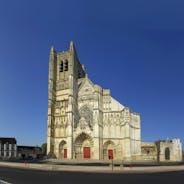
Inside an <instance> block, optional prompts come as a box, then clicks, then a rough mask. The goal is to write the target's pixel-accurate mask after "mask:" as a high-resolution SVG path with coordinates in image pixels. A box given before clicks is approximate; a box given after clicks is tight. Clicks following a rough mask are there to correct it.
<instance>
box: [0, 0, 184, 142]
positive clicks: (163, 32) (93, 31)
mask: <svg viewBox="0 0 184 184" xmlns="http://www.w3.org/2000/svg"><path fill="white" fill-rule="evenodd" d="M183 9H184V2H183V1H179V0H173V1H169V0H159V1H157V0H155V1H150V0H139V1H137V0H129V1H121V0H114V1H111V0H109V1H108V0H103V1H97V0H93V1H90V0H66V1H65V0H63V1H62V0H50V1H48V0H47V1H46V0H45V1H41V0H40V1H38V0H30V1H28V0H16V1H14V0H8V1H7V0H1V1H0V84H1V88H0V89H1V90H0V136H5V137H12V136H13V137H16V138H17V141H18V144H21V145H22V144H24V145H41V144H42V143H44V142H46V129H47V89H48V60H49V50H50V47H51V46H52V45H54V46H55V48H56V50H57V51H62V50H66V49H68V47H69V42H70V40H73V41H74V42H75V45H76V48H77V52H78V55H79V58H80V61H81V63H82V64H85V66H86V69H87V73H88V75H89V77H90V78H91V80H92V81H93V82H94V83H97V84H99V85H101V86H102V87H103V88H110V89H111V94H112V96H113V97H115V98H116V99H117V100H118V101H120V102H121V103H122V104H123V105H125V106H128V107H130V108H131V109H132V110H133V111H134V112H138V113H140V114H141V125H142V140H143V141H154V140H158V139H166V138H175V137H179V138H181V140H182V142H183V141H184V133H183V132H184V131H183V130H184V117H183V114H184V113H183V112H184V108H183V104H184V85H183V80H184V72H183V70H184V11H183Z"/></svg>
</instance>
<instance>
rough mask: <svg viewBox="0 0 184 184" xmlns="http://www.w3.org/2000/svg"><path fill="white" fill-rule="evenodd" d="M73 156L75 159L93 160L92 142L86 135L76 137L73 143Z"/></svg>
mask: <svg viewBox="0 0 184 184" xmlns="http://www.w3.org/2000/svg"><path fill="white" fill-rule="evenodd" d="M74 156H75V158H76V159H91V158H93V140H92V138H91V136H89V135H88V134H86V133H81V134H79V135H78V136H77V138H76V139H75V142H74Z"/></svg>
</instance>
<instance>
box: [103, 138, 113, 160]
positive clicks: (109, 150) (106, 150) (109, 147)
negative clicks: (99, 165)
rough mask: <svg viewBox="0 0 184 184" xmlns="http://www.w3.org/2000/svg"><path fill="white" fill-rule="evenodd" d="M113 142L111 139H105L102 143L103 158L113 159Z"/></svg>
mask: <svg viewBox="0 0 184 184" xmlns="http://www.w3.org/2000/svg"><path fill="white" fill-rule="evenodd" d="M114 147H115V144H114V142H113V141H111V140H109V141H106V142H105V143H104V145H103V156H104V159H114V158H115V148H114Z"/></svg>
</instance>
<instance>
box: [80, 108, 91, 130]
mask: <svg viewBox="0 0 184 184" xmlns="http://www.w3.org/2000/svg"><path fill="white" fill-rule="evenodd" d="M78 126H79V127H80V128H81V129H86V128H87V127H89V128H90V129H91V130H93V113H92V111H91V110H90V109H89V107H88V106H86V105H85V106H83V107H82V108H81V109H80V111H79V122H78Z"/></svg>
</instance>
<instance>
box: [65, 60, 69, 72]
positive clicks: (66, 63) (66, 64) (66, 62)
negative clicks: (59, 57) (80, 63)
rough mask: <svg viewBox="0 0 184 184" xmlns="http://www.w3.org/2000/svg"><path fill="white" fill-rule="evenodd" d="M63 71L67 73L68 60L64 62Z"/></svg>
mask: <svg viewBox="0 0 184 184" xmlns="http://www.w3.org/2000/svg"><path fill="white" fill-rule="evenodd" d="M65 71H68V60H66V61H65Z"/></svg>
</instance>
